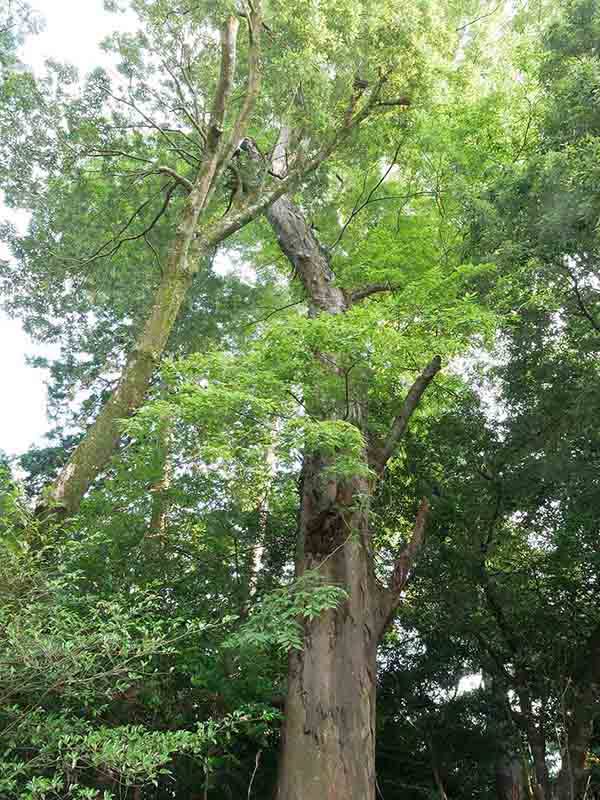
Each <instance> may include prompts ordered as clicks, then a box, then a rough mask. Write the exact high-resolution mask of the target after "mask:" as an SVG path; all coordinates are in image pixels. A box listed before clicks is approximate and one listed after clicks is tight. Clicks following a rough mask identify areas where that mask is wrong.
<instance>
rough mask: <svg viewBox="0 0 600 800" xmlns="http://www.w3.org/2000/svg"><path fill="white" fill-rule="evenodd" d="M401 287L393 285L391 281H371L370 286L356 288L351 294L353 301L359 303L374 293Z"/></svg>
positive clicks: (391, 290)
mask: <svg viewBox="0 0 600 800" xmlns="http://www.w3.org/2000/svg"><path fill="white" fill-rule="evenodd" d="M398 288H399V287H398V286H392V285H391V284H390V283H371V284H369V285H368V286H363V287H362V289H356V291H354V292H352V294H351V295H350V300H351V301H352V303H358V302H359V301H360V300H364V299H365V298H366V297H370V296H371V295H372V294H380V293H381V292H395V291H396V290H397V289H398Z"/></svg>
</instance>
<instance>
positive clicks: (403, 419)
mask: <svg viewBox="0 0 600 800" xmlns="http://www.w3.org/2000/svg"><path fill="white" fill-rule="evenodd" d="M441 368H442V359H441V358H440V356H435V357H434V358H432V359H431V361H430V362H429V364H428V365H427V366H426V367H425V369H424V370H423V372H422V373H421V374H420V375H419V377H418V378H417V380H416V381H415V382H414V383H413V385H412V386H411V387H410V389H409V391H408V394H407V395H406V398H405V400H404V403H403V404H402V408H401V409H400V413H399V414H398V416H397V417H396V419H395V420H394V424H393V425H392V427H391V429H390V432H389V434H388V437H387V439H386V442H385V444H384V446H383V447H382V448H381V449H380V450H378V451H376V452H375V453H374V454H373V455H374V458H373V461H374V463H373V467H374V468H375V469H376V471H377V472H378V473H379V474H381V473H382V472H383V470H384V469H385V466H386V464H387V462H388V461H389V460H390V458H391V457H392V455H393V453H394V450H395V449H396V447H397V446H398V442H399V441H400V439H401V438H402V436H403V434H404V431H405V430H406V426H407V425H408V422H409V420H410V418H411V417H412V415H413V412H414V411H415V409H416V408H417V406H418V405H419V402H420V400H421V397H423V394H424V393H425V390H426V389H427V387H428V386H429V384H430V383H431V381H432V380H433V379H434V378H435V376H436V375H437V373H438V372H439V371H440V369H441Z"/></svg>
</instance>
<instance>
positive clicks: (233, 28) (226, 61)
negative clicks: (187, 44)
mask: <svg viewBox="0 0 600 800" xmlns="http://www.w3.org/2000/svg"><path fill="white" fill-rule="evenodd" d="M239 27H240V23H239V20H238V18H237V17H234V16H230V17H228V18H227V22H226V23H225V25H224V27H223V29H222V31H221V74H220V76H219V83H218V86H217V91H216V92H215V98H214V102H213V109H212V112H211V115H210V135H209V146H210V148H211V149H213V150H214V148H215V147H216V146H217V143H218V141H219V139H220V137H221V134H222V133H223V120H224V118H225V109H226V107H227V100H228V98H229V95H230V94H231V88H232V86H233V78H234V75H235V63H236V57H237V50H236V43H237V34H238V29H239Z"/></svg>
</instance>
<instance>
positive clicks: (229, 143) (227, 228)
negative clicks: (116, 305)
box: [39, 0, 264, 517]
mask: <svg viewBox="0 0 600 800" xmlns="http://www.w3.org/2000/svg"><path fill="white" fill-rule="evenodd" d="M246 19H247V22H248V25H249V28H250V31H251V37H250V38H251V45H250V49H249V54H248V84H247V90H246V95H245V98H244V101H243V103H242V107H241V110H240V111H239V112H238V114H237V116H236V119H235V121H234V123H233V126H232V131H231V133H230V134H229V135H228V136H223V125H224V120H225V114H226V111H227V107H228V100H229V97H230V94H231V90H232V87H233V80H234V75H235V69H236V47H237V34H238V28H239V19H238V17H237V16H235V15H230V16H229V17H228V18H227V19H226V20H225V22H224V24H223V28H222V30H221V73H220V77H219V80H218V83H217V87H216V90H215V94H214V98H213V108H212V112H211V115H210V123H209V126H208V144H207V152H206V158H205V160H204V162H203V165H202V167H201V169H200V170H199V172H198V174H197V176H196V178H195V180H194V181H193V182H192V181H189V180H187V179H185V178H182V177H181V176H178V175H177V173H176V172H175V171H174V170H171V169H170V168H169V167H159V168H158V171H159V172H165V173H166V174H168V175H170V176H171V177H173V176H174V180H175V181H176V182H179V183H180V184H183V185H184V186H185V188H186V190H187V191H188V192H189V194H188V197H187V199H186V202H185V204H184V206H183V209H182V211H181V215H180V218H179V221H178V225H177V229H176V231H175V235H174V238H173V244H172V246H171V252H170V254H169V258H168V262H167V264H166V266H165V270H164V274H163V278H162V280H161V283H160V285H159V287H158V289H157V291H156V294H155V297H154V302H153V305H152V309H151V311H150V314H149V316H148V318H147V320H146V324H145V326H144V329H143V331H142V333H141V335H140V337H139V338H138V340H137V342H136V344H135V346H134V348H133V350H132V352H131V354H130V356H129V358H128V360H127V363H126V365H125V368H124V370H123V372H122V374H121V378H120V380H119V383H118V386H117V388H116V389H115V391H114V392H113V394H112V395H111V397H110V398H109V400H108V401H107V403H106V404H105V405H104V407H103V408H102V411H101V412H100V414H99V415H98V417H97V419H96V421H95V422H94V424H93V425H92V426H91V427H90V429H89V430H88V431H87V433H86V435H85V436H84V438H83V439H82V441H81V442H80V444H79V445H78V447H77V448H76V450H75V451H74V453H73V454H72V456H71V458H70V459H69V462H68V464H67V465H66V467H65V468H64V469H63V471H62V473H61V474H60V475H59V477H58V478H57V480H56V481H55V483H54V484H53V485H52V486H51V487H50V490H49V492H48V493H47V496H46V497H45V498H44V500H43V502H42V504H41V505H40V509H39V513H40V515H41V516H42V517H47V516H48V515H49V514H57V515H58V516H69V515H71V514H74V513H75V512H76V511H77V510H78V508H79V505H80V503H81V500H82V498H83V497H84V495H85V493H86V492H87V490H88V489H89V488H90V486H91V485H92V483H93V482H94V480H95V479H96V478H97V476H98V475H99V474H100V472H102V470H103V469H104V468H105V467H106V465H107V464H108V462H109V460H110V458H111V456H112V455H113V453H114V452H115V450H116V448H117V445H118V442H119V439H120V420H122V419H123V418H126V417H129V416H130V415H131V414H132V413H133V412H134V411H136V409H137V408H139V406H140V405H141V404H142V402H143V400H144V397H145V396H146V392H147V390H148V387H149V384H150V380H151V378H152V375H153V373H154V370H155V367H156V364H157V362H158V360H159V359H160V357H161V355H162V353H163V351H164V349H165V346H166V344H167V340H168V338H169V335H170V333H171V331H172V329H173V327H174V325H175V321H176V319H177V316H178V314H179V311H180V309H181V306H182V304H183V301H184V299H185V297H186V294H187V291H188V289H189V287H190V285H191V282H192V277H193V275H194V273H195V272H196V271H197V270H198V268H199V261H200V259H201V258H202V256H205V255H207V254H208V253H209V252H210V251H211V249H212V248H213V247H214V246H215V245H216V244H217V243H218V242H220V241H222V239H224V238H225V237H226V236H227V235H228V233H229V232H234V231H235V230H237V229H239V228H240V227H242V226H243V225H244V224H246V223H247V222H249V221H250V220H251V219H252V218H253V217H255V216H257V215H258V214H259V213H261V212H262V211H263V210H264V208H262V207H261V206H260V204H258V205H257V204H256V203H254V204H250V205H248V206H247V207H245V208H244V209H240V211H239V213H238V218H237V219H234V220H230V221H227V222H226V223H223V221H221V222H220V223H215V224H214V225H213V226H212V228H213V229H212V230H211V229H210V228H211V225H210V222H209V221H208V220H206V219H205V212H206V209H207V207H208V204H209V202H210V199H211V197H212V195H213V194H214V191H215V188H216V181H217V179H218V178H219V176H220V175H221V174H222V173H223V170H224V169H225V168H226V167H227V165H228V164H229V162H230V161H231V158H232V156H233V152H234V150H235V148H236V147H237V146H238V144H239V141H240V139H241V138H243V136H244V133H245V130H246V127H247V124H248V120H249V116H250V113H251V111H252V108H253V105H254V102H255V100H256V97H257V96H258V92H259V88H260V68H259V53H260V32H261V25H262V17H261V9H260V0H257V2H256V3H254V5H253V7H252V12H251V13H249V14H248V15H247V17H246ZM201 221H202V222H203V223H204V226H205V229H204V230H202V229H201V224H200V223H201Z"/></svg>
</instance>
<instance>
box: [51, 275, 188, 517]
mask: <svg viewBox="0 0 600 800" xmlns="http://www.w3.org/2000/svg"><path fill="white" fill-rule="evenodd" d="M190 283H191V276H190V275H189V274H188V273H183V272H178V273H175V274H172V275H166V276H165V277H164V278H163V280H162V282H161V284H160V286H159V288H158V290H157V292H156V295H155V298H154V305H153V307H152V311H151V312H150V316H149V318H148V321H147V322H146V325H145V327H144V330H143V333H142V335H141V336H140V338H139V339H138V342H137V343H136V346H135V347H134V349H133V351H132V352H131V354H130V356H129V358H128V360H127V364H126V365H125V368H124V370H123V373H122V375H121V379H120V380H119V384H118V386H117V388H116V389H115V391H114V392H113V394H112V395H111V397H110V398H109V400H108V401H107V403H106V404H105V405H104V407H103V408H102V410H101V412H100V414H99V415H98V417H97V418H96V421H95V422H94V424H93V425H92V426H91V427H90V428H89V430H88V431H87V433H86V435H85V437H84V439H83V441H82V442H81V444H80V445H79V446H78V447H77V449H76V450H75V452H74V453H73V455H72V456H71V458H70V460H69V463H68V464H67V466H66V467H65V469H64V470H63V472H62V473H61V474H60V476H59V477H58V479H57V481H56V482H55V484H54V486H53V487H52V489H51V493H50V500H51V502H50V504H49V505H50V506H58V507H59V509H60V512H59V513H60V514H63V515H65V516H69V515H71V514H73V513H75V512H76V511H77V509H78V508H79V504H80V503H81V500H82V498H83V496H84V495H85V493H86V492H87V490H88V489H89V487H90V486H91V485H92V483H93V481H94V480H95V478H96V477H97V475H98V474H99V473H100V472H101V471H102V470H103V469H104V467H105V466H106V465H107V463H108V461H109V459H110V458H111V456H112V454H113V453H114V451H115V449H116V447H117V444H118V442H119V439H120V437H121V428H120V421H121V420H122V419H124V418H126V417H129V416H131V414H132V413H133V412H134V411H135V410H136V409H138V408H139V406H140V405H141V404H142V402H143V400H144V397H145V396H146V392H147V390H148V386H149V384H150V380H151V378H152V375H153V373H154V371H155V369H156V364H157V360H158V359H159V358H160V355H161V354H162V352H163V350H164V348H165V345H166V342H167V339H168V337H169V334H170V333H171V330H172V328H173V325H174V323H175V320H176V318H177V315H178V313H179V310H180V308H181V305H182V303H183V301H184V299H185V296H186V293H187V290H188V288H189V286H190Z"/></svg>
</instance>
